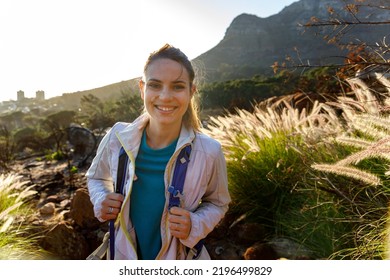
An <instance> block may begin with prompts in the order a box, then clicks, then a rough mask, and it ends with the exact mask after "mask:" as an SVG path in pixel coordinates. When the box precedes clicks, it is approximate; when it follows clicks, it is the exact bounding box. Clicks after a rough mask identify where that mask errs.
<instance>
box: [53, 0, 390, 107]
mask: <svg viewBox="0 0 390 280" xmlns="http://www.w3.org/2000/svg"><path fill="white" fill-rule="evenodd" d="M367 2H369V3H372V4H375V3H382V2H383V1H381V0H369V1H367ZM347 3H355V1H353V0H318V1H317V0H316V1H314V0H300V1H297V2H294V3H292V4H291V5H290V6H287V7H285V8H284V9H283V10H282V11H281V12H280V13H278V14H275V15H272V16H270V17H267V18H260V17H257V16H255V15H250V14H241V15H239V16H237V17H236V18H235V19H234V20H233V21H232V23H231V24H230V26H228V27H227V29H226V33H225V36H224V38H223V39H222V40H221V41H220V43H219V44H217V45H216V46H215V47H214V48H212V49H210V50H209V51H207V52H206V53H203V54H202V55H200V56H198V57H197V58H195V59H194V60H193V62H194V63H195V65H197V66H201V67H202V68H204V69H202V70H203V71H202V73H204V76H205V82H213V81H225V80H232V79H239V78H250V77H252V76H254V75H267V76H268V75H272V68H271V66H272V65H273V64H274V62H276V61H278V62H282V61H284V60H285V58H286V57H288V56H290V57H293V58H297V51H296V50H298V52H299V56H300V59H301V60H302V61H304V62H310V64H311V65H315V64H317V65H318V64H322V65H324V64H330V63H341V62H343V60H344V56H345V55H346V53H347V50H340V49H339V48H338V47H336V46H334V45H330V44H327V43H326V42H325V40H323V36H324V34H325V33H324V32H325V31H324V30H322V31H321V30H318V29H315V28H313V29H304V28H303V27H302V26H301V25H302V24H305V23H307V22H309V20H310V19H311V18H312V17H316V18H318V19H322V20H324V19H327V18H328V17H329V12H328V9H329V7H332V8H333V9H334V11H335V13H334V14H337V15H338V16H339V17H342V18H343V19H348V20H351V21H356V19H354V18H351V15H350V14H349V13H347V11H346V10H345V5H346V4H347ZM385 6H386V5H385ZM359 18H362V19H364V20H365V21H387V20H388V19H389V18H390V10H389V9H382V10H378V9H363V8H362V9H361V10H360V11H359ZM388 29H389V28H388V25H368V26H363V25H359V26H350V27H348V31H347V36H345V37H344V42H356V43H358V42H367V43H368V44H375V43H376V42H378V41H381V40H383V38H384V37H386V36H387V35H389V30H388ZM129 90H130V91H131V90H132V91H135V92H138V89H137V83H136V79H132V80H128V81H122V82H119V83H115V84H111V85H107V86H105V87H101V88H96V89H92V90H86V91H79V92H75V93H68V94H64V95H63V96H61V97H56V98H54V99H53V102H55V103H57V104H66V106H75V105H78V104H79V101H80V99H81V97H82V96H83V95H87V94H94V95H96V96H97V97H99V98H101V99H108V98H112V97H115V96H119V94H120V93H121V92H123V91H125V92H127V91H129Z"/></svg>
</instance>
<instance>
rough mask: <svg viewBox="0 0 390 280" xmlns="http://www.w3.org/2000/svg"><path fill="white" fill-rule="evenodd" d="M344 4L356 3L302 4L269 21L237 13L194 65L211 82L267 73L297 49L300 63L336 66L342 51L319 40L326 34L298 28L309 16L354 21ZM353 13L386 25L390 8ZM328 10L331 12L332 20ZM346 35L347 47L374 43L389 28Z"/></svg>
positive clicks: (380, 0)
mask: <svg viewBox="0 0 390 280" xmlns="http://www.w3.org/2000/svg"><path fill="white" fill-rule="evenodd" d="M384 2H388V1H387V0H386V1H385V0H370V1H368V2H367V1H366V2H364V3H362V4H371V5H384V6H385V7H386V4H385V3H384ZM347 4H359V3H358V2H357V1H355V0H300V1H296V2H294V3H292V4H291V5H289V6H287V7H285V8H284V9H283V10H282V11H281V12H280V13H278V14H276V15H272V16H270V17H267V18H260V17H258V16H256V15H251V14H241V15H239V16H237V17H236V18H235V19H234V20H233V21H232V23H231V24H230V26H229V27H228V28H227V30H226V33H225V36H224V38H223V39H222V40H221V41H220V43H219V44H218V45H217V46H215V47H214V48H212V49H211V50H209V51H208V52H206V53H204V54H202V55H200V56H199V57H197V58H196V59H195V61H197V60H198V61H201V64H203V65H204V66H205V69H206V72H208V73H207V76H208V77H209V80H210V81H212V80H221V79H235V78H245V77H249V76H251V75H256V74H265V73H269V74H270V73H271V65H272V64H273V63H274V62H275V61H283V60H284V59H285V57H286V56H295V55H296V49H298V50H299V53H300V58H301V59H302V60H303V61H310V62H311V63H312V64H329V63H340V62H342V59H343V58H342V57H343V55H345V54H346V50H344V51H342V50H340V49H339V48H337V47H336V46H334V45H330V44H327V43H326V42H325V40H324V39H323V36H324V34H326V33H324V32H326V31H324V29H314V28H311V30H308V29H307V28H306V29H305V28H304V27H302V24H305V23H308V22H309V21H310V19H311V18H313V17H315V18H318V19H321V20H326V19H328V18H329V17H330V16H334V17H338V18H341V19H344V20H351V21H356V18H355V17H354V16H353V15H352V14H351V13H349V12H348V10H347V9H346V5H347ZM387 7H388V4H387ZM357 8H358V9H359V14H358V16H359V19H361V20H365V21H371V22H372V21H381V20H382V21H384V20H386V21H388V18H390V10H388V9H387V10H386V9H377V8H367V7H363V6H359V5H357ZM330 10H333V14H332V15H331V14H330ZM330 28H332V27H330ZM328 32H329V30H328ZM318 35H320V36H318ZM347 35H348V36H346V37H345V41H347V42H353V41H356V42H358V41H360V42H367V43H371V44H375V43H376V42H379V41H382V40H383V38H384V37H386V36H387V35H389V31H388V25H387V26H386V25H369V26H350V27H349V28H348V29H347ZM227 70H228V71H231V73H234V76H231V75H230V76H229V75H226V72H227ZM222 76H224V77H222Z"/></svg>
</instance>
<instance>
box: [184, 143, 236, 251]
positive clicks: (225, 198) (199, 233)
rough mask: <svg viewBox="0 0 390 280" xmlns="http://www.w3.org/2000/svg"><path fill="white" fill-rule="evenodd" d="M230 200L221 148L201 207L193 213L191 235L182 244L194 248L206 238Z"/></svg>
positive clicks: (214, 162)
mask: <svg viewBox="0 0 390 280" xmlns="http://www.w3.org/2000/svg"><path fill="white" fill-rule="evenodd" d="M230 201H231V199H230V195H229V191H228V179H227V170H226V161H225V157H224V155H223V152H222V150H221V148H220V149H219V153H218V155H217V156H216V157H215V159H214V161H213V164H212V170H211V176H210V179H209V181H208V186H207V190H206V192H205V194H204V196H203V197H202V201H201V203H200V205H199V207H198V208H197V209H196V210H195V212H192V213H191V223H192V226H191V232H190V235H189V236H188V238H187V239H185V240H183V239H182V240H181V242H182V244H183V245H185V246H186V247H189V248H192V247H194V246H195V245H196V244H197V243H198V241H199V240H201V239H203V238H205V237H206V236H207V234H209V233H210V232H211V231H212V230H213V229H214V227H215V226H216V225H217V224H218V223H219V222H220V220H221V219H222V218H223V217H224V215H225V213H226V212H227V210H228V206H229V203H230Z"/></svg>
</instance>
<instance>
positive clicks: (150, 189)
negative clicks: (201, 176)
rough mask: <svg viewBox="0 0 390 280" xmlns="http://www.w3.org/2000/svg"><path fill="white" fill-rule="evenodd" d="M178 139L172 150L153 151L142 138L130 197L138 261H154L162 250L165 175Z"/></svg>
mask: <svg viewBox="0 0 390 280" xmlns="http://www.w3.org/2000/svg"><path fill="white" fill-rule="evenodd" d="M176 144H177V139H176V140H175V141H174V142H173V143H171V144H170V145H169V146H167V147H165V148H163V149H158V150H154V149H152V148H150V147H149V146H148V144H147V143H146V133H145V131H144V132H143V134H142V140H141V145H140V149H139V152H138V155H137V158H136V161H135V166H136V167H135V174H136V176H137V180H136V181H134V182H133V189H132V191H131V196H130V218H131V220H132V222H133V225H134V228H135V232H136V235H137V246H138V258H139V259H142V260H154V259H156V256H157V255H158V253H159V251H160V249H161V231H160V226H161V217H162V213H163V210H164V206H165V184H164V172H165V168H166V165H167V163H168V161H169V159H170V158H171V156H172V155H173V153H174V152H175V148H176Z"/></svg>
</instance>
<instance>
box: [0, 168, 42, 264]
mask: <svg viewBox="0 0 390 280" xmlns="http://www.w3.org/2000/svg"><path fill="white" fill-rule="evenodd" d="M27 184H28V182H27V181H23V180H22V178H21V176H19V175H15V174H7V175H6V174H1V175H0V259H8V260H10V259H15V260H16V259H42V258H43V256H44V251H43V250H42V249H41V248H40V247H39V246H38V237H37V236H33V235H31V234H30V233H29V226H28V225H27V224H26V223H25V221H26V220H27V218H28V216H29V215H31V211H30V208H29V205H28V200H29V199H30V198H31V197H32V196H34V195H35V194H36V191H34V190H33V187H34V186H27Z"/></svg>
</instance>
